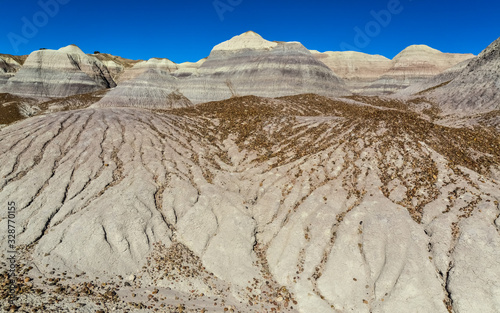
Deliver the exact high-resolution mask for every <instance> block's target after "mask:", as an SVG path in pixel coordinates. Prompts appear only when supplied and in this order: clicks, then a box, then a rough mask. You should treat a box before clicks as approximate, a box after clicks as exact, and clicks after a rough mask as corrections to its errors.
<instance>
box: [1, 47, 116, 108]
mask: <svg viewBox="0 0 500 313" xmlns="http://www.w3.org/2000/svg"><path fill="white" fill-rule="evenodd" d="M114 86H116V84H115V82H114V81H113V79H112V77H111V74H110V73H109V71H108V69H107V68H106V66H104V64H103V63H102V62H101V61H99V60H98V59H97V58H95V57H92V56H87V55H85V54H84V53H83V52H82V51H81V50H80V48H78V47H76V46H74V45H71V46H67V47H64V48H61V49H59V50H39V51H35V52H32V53H31V54H30V55H29V57H28V58H27V59H26V61H25V63H24V64H23V66H22V68H21V69H20V70H19V71H18V72H17V73H16V75H15V76H14V77H12V78H10V79H9V80H8V81H7V82H6V83H5V84H4V85H2V86H1V87H0V92H3V93H10V94H13V95H19V96H23V97H35V98H52V97H67V96H71V95H76V94H83V93H89V92H94V91H98V90H102V89H106V88H111V87H114Z"/></svg>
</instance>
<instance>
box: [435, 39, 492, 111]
mask: <svg viewBox="0 0 500 313" xmlns="http://www.w3.org/2000/svg"><path fill="white" fill-rule="evenodd" d="M499 73H500V38H498V39H497V40H495V41H494V42H493V43H492V44H491V45H489V46H488V47H487V48H486V49H485V50H484V51H482V52H481V53H480V54H479V55H478V56H477V57H476V58H474V59H472V60H471V61H470V62H469V63H468V64H467V66H466V67H465V68H464V69H463V70H462V71H461V72H460V74H458V75H457V76H456V77H455V78H454V79H453V80H452V81H451V82H450V83H449V84H447V85H445V86H443V87H441V88H437V89H435V90H433V91H431V92H430V93H428V94H426V96H428V97H429V98H430V99H432V100H433V101H435V102H437V103H438V104H439V105H440V106H441V107H442V108H443V109H445V110H452V111H457V110H458V111H465V112H467V111H490V110H498V109H500V74H499Z"/></svg>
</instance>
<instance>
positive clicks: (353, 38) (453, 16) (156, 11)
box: [0, 0, 500, 63]
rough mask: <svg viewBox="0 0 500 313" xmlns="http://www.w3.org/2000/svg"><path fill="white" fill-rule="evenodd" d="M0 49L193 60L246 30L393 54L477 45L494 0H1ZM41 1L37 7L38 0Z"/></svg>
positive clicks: (495, 27)
mask: <svg viewBox="0 0 500 313" xmlns="http://www.w3.org/2000/svg"><path fill="white" fill-rule="evenodd" d="M1 6H2V10H1V12H0V36H1V39H0V53H8V54H28V53H30V52H31V51H33V50H38V49H39V48H49V49H57V48H60V47H62V46H66V45H68V44H76V45H78V46H79V47H80V48H82V50H83V51H84V52H86V53H92V52H94V51H96V50H98V51H101V52H107V53H111V54H115V55H120V56H123V57H126V58H131V59H149V58H151V57H166V58H169V59H171V60H172V61H174V62H177V63H179V62H185V61H197V60H199V59H201V58H204V57H206V56H208V55H209V54H210V51H211V49H212V47H213V46H214V45H216V44H218V43H220V42H222V41H225V40H228V39H230V38H231V37H233V36H235V35H238V34H241V33H243V32H245V31H248V30H253V31H255V32H257V33H259V34H260V35H262V36H263V37H264V38H266V39H268V40H276V41H300V42H302V43H303V44H304V45H305V46H306V47H307V48H309V49H314V50H320V51H339V50H357V51H361V52H365V53H370V54H382V55H384V56H386V57H389V58H392V57H394V55H396V54H397V53H398V52H400V51H401V50H402V49H404V48H405V47H407V46H409V45H412V44H427V45H429V46H431V47H433V48H436V49H439V50H441V51H443V52H457V53H474V54H478V53H479V52H481V50H483V49H484V48H486V47H487V46H488V45H489V44H490V43H491V42H493V41H494V40H495V39H497V38H498V37H499V36H500V18H499V13H500V2H498V1H493V0H489V1H485V0H476V1H462V0H381V1H379V0H328V1H326V0H322V1H320V0H307V1H299V0H295V1H294V0H287V1H285V0H276V1H272V0H267V1H263V0H196V1H195V0H175V1H173V0H164V1H152V0H141V1H129V0H121V1H114V0H112V1H102V0H101V1H96V0H85V1H81V0H40V1H31V0H30V1H2V3H1ZM43 7H45V9H44V8H43Z"/></svg>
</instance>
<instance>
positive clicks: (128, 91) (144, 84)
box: [93, 68, 192, 109]
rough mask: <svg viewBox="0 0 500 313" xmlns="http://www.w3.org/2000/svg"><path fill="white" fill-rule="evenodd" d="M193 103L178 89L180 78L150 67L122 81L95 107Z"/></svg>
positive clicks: (167, 105) (152, 107)
mask: <svg viewBox="0 0 500 313" xmlns="http://www.w3.org/2000/svg"><path fill="white" fill-rule="evenodd" d="M190 105H192V103H191V101H189V99H187V98H186V97H184V95H182V94H181V93H180V92H179V91H178V80H177V78H175V77H173V76H171V75H170V74H169V73H168V72H165V71H163V70H158V69H154V68H151V69H148V70H146V71H145V72H143V73H142V74H140V75H139V76H138V77H135V78H133V79H130V80H127V81H125V82H122V83H120V84H119V85H118V87H116V88H114V89H113V90H111V91H109V92H108V93H107V94H106V95H105V96H104V97H103V98H102V100H101V101H99V102H98V103H96V104H95V105H93V106H94V107H113V106H116V107H122V106H126V107H138V108H149V109H171V108H181V107H186V106H190Z"/></svg>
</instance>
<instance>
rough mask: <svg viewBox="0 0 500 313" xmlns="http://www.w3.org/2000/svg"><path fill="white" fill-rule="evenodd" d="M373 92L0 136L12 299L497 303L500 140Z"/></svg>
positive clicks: (310, 304) (25, 305)
mask: <svg viewBox="0 0 500 313" xmlns="http://www.w3.org/2000/svg"><path fill="white" fill-rule="evenodd" d="M362 101H364V102H362ZM385 101H386V102H381V100H380V99H378V98H373V99H371V100H370V98H364V99H363V98H356V99H344V100H331V99H328V98H323V97H320V96H316V95H300V96H292V97H285V98H280V99H266V98H258V97H253V96H249V97H240V98H233V99H229V100H226V101H221V102H212V103H206V104H201V105H198V106H194V107H188V108H181V109H175V110H170V111H166V110H156V111H150V110H145V109H137V108H87V109H82V110H75V111H65V112H59V113H54V114H49V115H45V116H37V117H32V118H29V119H26V120H24V121H21V122H18V123H15V124H12V125H10V126H7V127H5V128H3V129H1V130H0V149H1V153H0V161H1V164H2V167H1V168H0V175H1V177H2V180H1V182H0V201H1V202H2V203H7V202H9V201H15V202H16V205H17V217H16V224H17V232H18V235H17V245H18V249H19V253H18V260H19V268H18V279H19V280H18V282H17V284H18V293H20V295H19V299H18V300H17V301H16V302H15V303H14V306H13V307H12V308H13V309H17V310H20V311H23V312H31V310H35V311H38V312H63V311H77V312H107V311H113V310H114V311H117V312H153V311H155V310H158V311H159V312H222V311H229V312H277V311H279V312H304V313H305V312H351V311H354V312H417V311H421V312H443V313H446V312H494V311H495V310H496V308H498V307H499V303H498V301H499V300H498V299H499V297H498V294H499V293H500V286H499V285H498V281H499V273H500V263H499V261H498V260H500V231H499V230H500V220H499V215H500V208H499V204H498V201H499V200H500V186H499V183H498V181H496V180H495V179H493V178H492V177H493V176H494V173H498V168H499V164H500V160H499V157H500V142H499V139H498V138H499V136H498V133H496V132H495V131H494V130H491V129H486V128H480V127H476V128H465V127H464V128H459V127H456V128H450V127H444V126H440V125H437V124H434V123H432V122H429V121H428V120H426V119H423V118H422V117H421V116H420V115H418V114H416V113H412V112H409V111H405V110H402V109H393V108H391V106H392V107H396V108H397V107H398V105H396V104H390V103H388V102H387V101H390V100H385ZM0 217H1V218H2V219H1V221H0V227H2V228H3V229H7V220H6V217H7V216H6V211H5V210H3V211H1V215H0ZM0 237H1V241H0V242H1V243H2V249H3V250H2V251H7V247H6V242H7V240H6V237H5V233H4V232H2V233H1V234H0ZM6 266H7V264H6V263H3V264H2V269H6ZM4 277H6V276H4ZM7 286H8V284H3V285H2V291H1V298H2V307H4V308H5V309H6V310H8V309H9V308H10V305H8V304H7V296H8V290H7Z"/></svg>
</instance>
